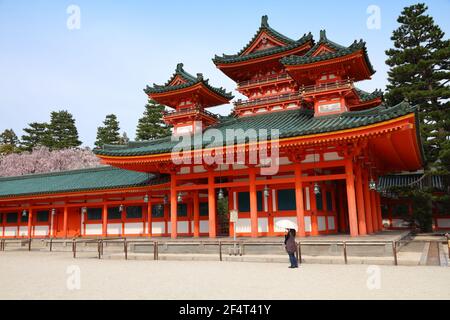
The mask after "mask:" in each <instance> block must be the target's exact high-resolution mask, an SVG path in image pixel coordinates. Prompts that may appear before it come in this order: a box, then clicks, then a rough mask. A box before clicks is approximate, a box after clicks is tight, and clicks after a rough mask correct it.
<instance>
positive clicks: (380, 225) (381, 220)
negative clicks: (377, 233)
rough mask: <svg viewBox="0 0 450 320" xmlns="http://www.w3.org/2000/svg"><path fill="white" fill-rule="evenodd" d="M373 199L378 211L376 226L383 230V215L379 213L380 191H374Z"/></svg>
mask: <svg viewBox="0 0 450 320" xmlns="http://www.w3.org/2000/svg"><path fill="white" fill-rule="evenodd" d="M375 201H376V204H377V212H378V228H379V229H380V230H383V216H382V215H381V199H380V193H379V192H376V193H375Z"/></svg>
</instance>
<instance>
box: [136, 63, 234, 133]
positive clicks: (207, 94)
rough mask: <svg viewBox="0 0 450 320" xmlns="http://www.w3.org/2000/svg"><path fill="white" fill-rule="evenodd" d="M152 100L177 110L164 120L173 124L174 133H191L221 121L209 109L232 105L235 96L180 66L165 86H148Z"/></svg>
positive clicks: (148, 93) (148, 92) (167, 115)
mask: <svg viewBox="0 0 450 320" xmlns="http://www.w3.org/2000/svg"><path fill="white" fill-rule="evenodd" d="M144 92H145V93H146V94H147V95H148V96H149V98H151V99H153V100H155V101H157V102H158V103H160V104H163V105H166V106H168V107H170V108H173V109H174V110H172V111H166V112H165V113H164V117H163V119H164V121H165V122H166V123H167V124H169V125H172V126H173V128H174V131H173V133H174V134H189V133H195V132H198V131H201V130H203V128H205V127H207V126H209V125H212V124H214V123H216V122H217V116H216V115H215V114H213V113H211V112H209V111H207V110H206V108H209V107H213V106H217V105H221V104H226V103H229V101H230V100H231V99H233V96H232V95H231V93H228V92H226V91H225V89H223V88H222V87H221V88H216V87H213V86H211V85H210V84H209V80H208V79H204V78H203V75H202V74H201V73H197V76H196V77H195V76H193V75H191V74H189V73H187V72H186V71H184V69H183V64H182V63H179V64H178V65H177V68H176V70H175V73H174V74H173V76H172V77H171V78H170V79H169V80H168V81H167V82H166V84H164V85H156V84H153V87H149V86H147V88H146V89H145V90H144Z"/></svg>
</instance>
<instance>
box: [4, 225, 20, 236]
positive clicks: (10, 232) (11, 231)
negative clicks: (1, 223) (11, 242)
mask: <svg viewBox="0 0 450 320" xmlns="http://www.w3.org/2000/svg"><path fill="white" fill-rule="evenodd" d="M5 237H17V227H5Z"/></svg>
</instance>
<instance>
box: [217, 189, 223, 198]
mask: <svg viewBox="0 0 450 320" xmlns="http://www.w3.org/2000/svg"><path fill="white" fill-rule="evenodd" d="M217 198H218V199H219V200H222V199H223V198H224V196H223V190H222V188H220V189H219V194H218V195H217Z"/></svg>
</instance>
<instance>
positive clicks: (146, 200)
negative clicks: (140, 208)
mask: <svg viewBox="0 0 450 320" xmlns="http://www.w3.org/2000/svg"><path fill="white" fill-rule="evenodd" d="M144 202H145V203H148V194H146V195H145V196H144Z"/></svg>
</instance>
